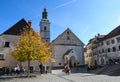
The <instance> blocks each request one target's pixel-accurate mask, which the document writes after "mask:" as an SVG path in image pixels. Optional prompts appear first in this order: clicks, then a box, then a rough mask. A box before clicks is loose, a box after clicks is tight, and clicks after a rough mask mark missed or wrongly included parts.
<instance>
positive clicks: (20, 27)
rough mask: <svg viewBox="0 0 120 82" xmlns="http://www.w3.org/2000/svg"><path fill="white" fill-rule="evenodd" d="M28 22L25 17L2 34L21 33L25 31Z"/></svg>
mask: <svg viewBox="0 0 120 82" xmlns="http://www.w3.org/2000/svg"><path fill="white" fill-rule="evenodd" d="M27 25H28V24H27V22H26V21H25V20H24V19H21V20H20V21H19V22H17V23H16V24H15V25H13V26H12V27H10V28H9V29H8V30H6V31H5V32H3V33H2V34H8V35H20V34H21V32H22V31H23V28H24V27H25V26H27Z"/></svg>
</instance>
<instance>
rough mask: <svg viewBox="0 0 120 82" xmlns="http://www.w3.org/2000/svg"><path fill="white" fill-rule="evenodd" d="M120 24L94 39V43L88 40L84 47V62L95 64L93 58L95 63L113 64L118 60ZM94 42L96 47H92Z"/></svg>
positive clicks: (119, 56) (119, 58) (119, 54)
mask: <svg viewBox="0 0 120 82" xmlns="http://www.w3.org/2000/svg"><path fill="white" fill-rule="evenodd" d="M119 32H120V26H118V27H116V28H115V29H114V30H112V31H111V32H110V33H108V34H107V35H105V36H102V37H101V38H99V37H98V36H97V37H96V38H97V39H96V40H95V38H93V39H94V40H95V43H93V42H92V41H90V42H89V43H88V45H87V46H86V48H85V52H84V53H85V55H84V56H85V62H86V64H88V65H92V66H94V65H95V60H97V61H96V62H97V64H99V65H106V64H115V63H116V62H117V63H118V62H119V60H120V34H119ZM95 44H96V47H95V48H94V49H92V47H93V46H94V45H95ZM95 56H96V57H95Z"/></svg>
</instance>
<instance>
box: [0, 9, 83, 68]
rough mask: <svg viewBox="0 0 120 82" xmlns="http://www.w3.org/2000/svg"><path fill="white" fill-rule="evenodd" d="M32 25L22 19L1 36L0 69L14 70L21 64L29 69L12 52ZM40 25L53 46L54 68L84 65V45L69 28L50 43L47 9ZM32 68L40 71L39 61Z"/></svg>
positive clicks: (45, 37) (32, 64)
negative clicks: (22, 33)
mask: <svg viewBox="0 0 120 82" xmlns="http://www.w3.org/2000/svg"><path fill="white" fill-rule="evenodd" d="M31 25H32V24H31V21H28V22H26V21H25V20H24V19H21V20H20V21H19V22H17V23H16V24H15V25H13V26H12V27H10V28H9V29H8V30H7V31H5V32H4V33H2V34H1V35H0V67H9V68H13V67H14V66H15V65H16V64H17V63H20V64H22V65H23V66H24V67H25V69H27V64H28V63H27V62H17V61H16V60H15V59H14V58H13V57H12V55H11V52H12V51H13V50H15V46H14V44H15V43H17V42H18V38H19V36H20V34H21V32H22V31H23V29H28V28H24V27H25V26H28V27H31ZM39 25H40V34H41V36H42V39H43V40H44V41H46V42H47V43H51V44H53V58H55V60H56V62H55V63H52V66H53V67H63V66H64V65H65V64H69V65H71V66H74V65H75V64H76V65H84V53H83V52H84V48H83V47H84V44H83V42H82V41H81V40H80V39H79V38H78V37H77V36H76V35H75V34H74V33H73V32H72V31H71V30H70V29H69V28H68V29H67V30H65V31H64V32H63V33H62V34H61V35H59V36H58V37H57V38H56V39H55V40H53V41H52V42H50V22H49V20H48V13H47V10H46V8H44V10H43V13H42V19H41V21H40V24H39ZM30 29H32V27H31V28H30ZM32 30H33V29H32ZM44 65H46V66H49V67H51V62H47V63H44ZM30 66H32V67H33V68H34V69H35V70H39V67H38V61H31V65H30Z"/></svg>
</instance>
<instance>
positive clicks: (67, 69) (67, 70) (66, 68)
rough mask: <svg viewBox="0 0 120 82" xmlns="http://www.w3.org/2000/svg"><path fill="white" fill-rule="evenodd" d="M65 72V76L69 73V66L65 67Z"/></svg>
mask: <svg viewBox="0 0 120 82" xmlns="http://www.w3.org/2000/svg"><path fill="white" fill-rule="evenodd" d="M65 71H66V74H67V75H69V73H70V67H69V65H66V67H65Z"/></svg>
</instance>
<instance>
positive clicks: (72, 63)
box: [69, 56, 76, 67]
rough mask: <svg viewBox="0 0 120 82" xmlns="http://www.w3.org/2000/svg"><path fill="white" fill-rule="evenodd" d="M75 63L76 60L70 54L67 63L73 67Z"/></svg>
mask: <svg viewBox="0 0 120 82" xmlns="http://www.w3.org/2000/svg"><path fill="white" fill-rule="evenodd" d="M75 64H76V62H75V57H74V56H71V57H70V60H69V65H70V67H74V65H75Z"/></svg>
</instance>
